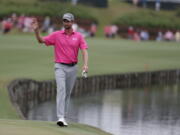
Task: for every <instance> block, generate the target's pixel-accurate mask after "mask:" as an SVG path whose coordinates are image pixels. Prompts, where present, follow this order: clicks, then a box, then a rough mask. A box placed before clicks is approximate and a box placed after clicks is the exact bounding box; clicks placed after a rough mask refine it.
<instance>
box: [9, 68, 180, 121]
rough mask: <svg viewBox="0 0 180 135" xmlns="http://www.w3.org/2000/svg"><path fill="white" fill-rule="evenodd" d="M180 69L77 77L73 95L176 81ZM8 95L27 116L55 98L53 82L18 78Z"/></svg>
mask: <svg viewBox="0 0 180 135" xmlns="http://www.w3.org/2000/svg"><path fill="white" fill-rule="evenodd" d="M179 79H180V70H166V71H153V72H138V73H123V74H112V75H98V76H91V77H88V78H86V79H83V78H78V79H77V81H76V84H75V87H74V90H73V93H72V96H82V95H84V94H86V95H87V94H94V93H96V92H99V91H101V90H107V89H110V90H111V89H125V88H137V87H145V86H146V87H147V86H150V85H154V84H164V83H166V84H168V83H171V82H172V83H174V82H178V81H179ZM8 90H9V95H10V99H11V101H12V103H13V104H14V106H15V108H16V109H17V111H18V112H19V114H20V115H21V117H23V118H26V117H27V113H28V111H29V109H31V108H33V107H34V106H36V105H38V104H40V103H42V102H44V101H48V100H51V99H54V98H55V97H56V82H55V80H50V81H35V80H31V79H17V80H14V81H12V82H11V83H10V84H9V85H8Z"/></svg>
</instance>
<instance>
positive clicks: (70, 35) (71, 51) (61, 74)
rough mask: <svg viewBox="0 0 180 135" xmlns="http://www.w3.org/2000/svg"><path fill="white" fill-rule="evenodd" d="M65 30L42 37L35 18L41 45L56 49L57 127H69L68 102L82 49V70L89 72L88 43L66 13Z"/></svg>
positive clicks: (36, 33)
mask: <svg viewBox="0 0 180 135" xmlns="http://www.w3.org/2000/svg"><path fill="white" fill-rule="evenodd" d="M62 20H63V26H64V30H59V31H56V32H53V33H51V34H50V35H48V36H45V37H41V35H40V31H39V26H38V22H37V19H36V18H34V19H33V22H32V28H33V30H34V32H35V36H36V39H37V40H38V42H39V43H44V44H45V45H46V46H53V47H54V59H55V60H54V61H55V78H56V85H57V97H56V104H57V118H58V121H57V125H59V126H68V123H67V122H66V120H65V116H66V115H67V107H68V102H69V100H70V95H71V92H72V89H73V86H74V83H75V80H76V75H77V63H78V51H79V49H81V51H82V56H83V67H82V70H83V71H85V72H87V71H88V52H87V48H88V46H87V43H86V41H85V40H84V38H83V36H82V35H81V34H80V33H79V32H76V31H73V29H72V25H73V23H74V16H73V14H71V13H65V14H64V15H63V17H62Z"/></svg>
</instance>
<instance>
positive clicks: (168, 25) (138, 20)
mask: <svg viewBox="0 0 180 135" xmlns="http://www.w3.org/2000/svg"><path fill="white" fill-rule="evenodd" d="M114 23H115V24H117V25H123V26H130V25H131V26H135V27H146V28H161V29H180V18H177V17H176V16H175V15H172V14H171V15H169V14H165V13H159V12H155V11H140V12H136V13H130V14H125V15H123V16H121V17H119V18H118V19H116V20H115V21H114Z"/></svg>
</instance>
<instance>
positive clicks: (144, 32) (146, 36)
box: [140, 30, 149, 40]
mask: <svg viewBox="0 0 180 135" xmlns="http://www.w3.org/2000/svg"><path fill="white" fill-rule="evenodd" d="M140 38H141V40H149V33H148V31H147V30H142V31H141V32H140Z"/></svg>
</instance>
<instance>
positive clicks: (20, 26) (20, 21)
mask: <svg viewBox="0 0 180 135" xmlns="http://www.w3.org/2000/svg"><path fill="white" fill-rule="evenodd" d="M24 20H25V16H24V14H22V15H21V16H19V17H18V23H17V28H18V29H19V30H20V31H22V30H23V29H24Z"/></svg>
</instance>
